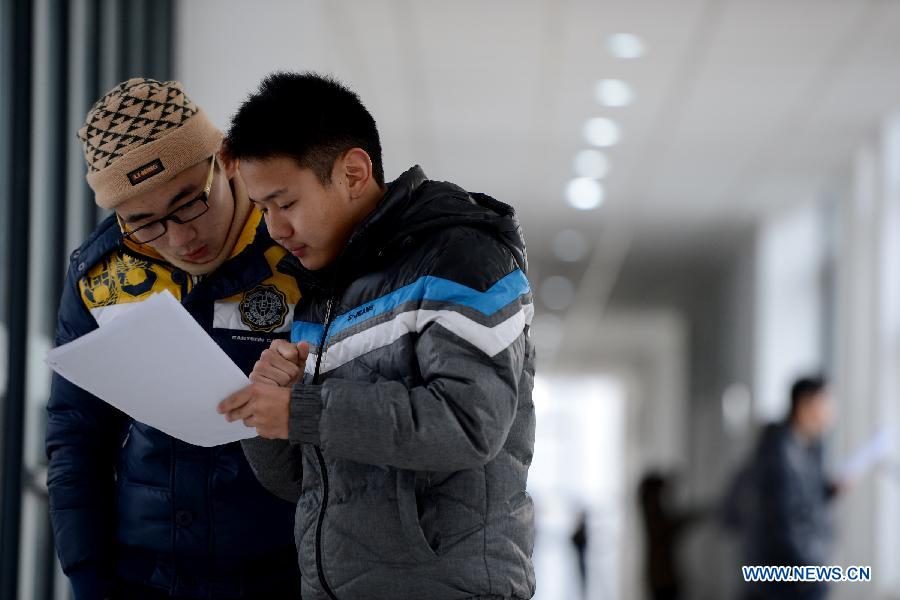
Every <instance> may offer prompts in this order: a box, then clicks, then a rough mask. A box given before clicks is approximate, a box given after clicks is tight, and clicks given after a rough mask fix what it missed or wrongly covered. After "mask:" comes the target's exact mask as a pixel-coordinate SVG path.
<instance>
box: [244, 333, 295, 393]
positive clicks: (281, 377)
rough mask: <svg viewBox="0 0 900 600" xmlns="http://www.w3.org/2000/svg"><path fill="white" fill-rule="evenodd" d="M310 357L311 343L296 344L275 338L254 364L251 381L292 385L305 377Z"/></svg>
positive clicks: (285, 385) (284, 385)
mask: <svg viewBox="0 0 900 600" xmlns="http://www.w3.org/2000/svg"><path fill="white" fill-rule="evenodd" d="M308 357H309V344H308V343H306V342H300V343H299V344H294V343H292V342H289V341H288V340H273V341H272V345H270V346H269V347H268V349H266V350H263V352H262V354H261V355H260V357H259V360H258V361H256V364H255V365H253V372H252V373H250V381H252V382H253V383H268V384H270V385H277V386H281V387H291V386H293V385H294V384H295V383H297V382H298V381H300V379H301V378H302V377H303V369H304V368H305V367H306V359H307V358H308Z"/></svg>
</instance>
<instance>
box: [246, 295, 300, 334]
mask: <svg viewBox="0 0 900 600" xmlns="http://www.w3.org/2000/svg"><path fill="white" fill-rule="evenodd" d="M238 308H239V309H240V311H241V321H242V322H243V323H244V325H246V326H247V327H249V328H250V329H252V330H254V331H274V330H275V329H278V328H279V327H281V326H282V325H284V319H285V318H286V317H287V314H288V306H287V298H285V295H284V292H282V291H281V290H279V289H278V288H277V287H275V286H274V285H258V286H256V287H255V288H253V289H252V290H250V291H249V292H246V293H245V294H244V298H243V299H242V300H241V303H240V305H239V307H238Z"/></svg>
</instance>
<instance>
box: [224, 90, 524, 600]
mask: <svg viewBox="0 0 900 600" xmlns="http://www.w3.org/2000/svg"><path fill="white" fill-rule="evenodd" d="M227 143H228V152H229V154H230V156H231V157H232V158H233V159H235V160H238V161H240V171H241V173H242V175H243V177H244V180H245V181H246V183H247V188H248V191H249V194H250V197H251V199H252V200H253V202H254V203H255V204H256V205H257V206H258V207H259V208H260V209H261V210H262V211H263V212H264V214H265V219H266V223H267V225H268V227H269V231H270V233H271V235H272V237H273V238H274V239H275V240H276V241H277V242H278V243H280V244H281V245H283V246H284V247H285V248H287V249H288V250H289V251H290V252H291V254H292V255H293V256H292V257H290V256H289V257H286V258H285V261H284V262H285V264H284V265H283V266H284V267H290V266H292V267H293V272H294V273H295V275H296V276H297V278H298V280H299V281H300V282H301V286H302V287H303V289H304V290H305V291H306V293H305V295H304V296H303V298H302V299H301V301H300V303H299V304H298V305H297V308H296V311H295V315H294V319H295V321H294V328H293V332H292V333H293V334H292V342H293V343H292V344H289V343H287V342H285V343H284V344H273V345H272V347H271V348H270V349H269V350H267V351H266V352H264V353H263V356H262V357H261V359H260V361H259V362H258V363H257V364H256V366H255V368H254V372H253V376H252V380H253V382H254V383H253V384H252V385H250V386H249V387H247V388H246V389H244V390H242V391H241V392H238V393H237V394H235V395H233V396H231V397H229V398H228V399H226V400H225V401H223V403H222V405H221V406H220V411H221V412H223V413H225V414H226V415H227V418H228V419H229V420H237V419H242V420H243V421H244V423H245V424H247V425H248V426H250V427H255V428H256V429H257V431H258V433H259V434H260V437H259V438H256V439H254V440H250V441H248V442H246V443H245V444H244V451H245V453H246V454H247V457H248V459H249V461H250V463H251V465H252V467H253V468H254V471H255V472H256V475H257V477H258V478H259V480H260V481H261V482H262V483H263V485H264V486H266V487H267V488H269V489H270V490H271V491H273V492H274V493H276V494H278V495H280V496H282V497H284V498H287V499H290V500H291V501H294V502H297V512H296V529H295V535H296V543H297V548H298V552H299V556H300V570H301V573H302V578H303V579H302V594H303V598H304V600H316V599H323V600H324V599H331V600H334V599H336V598H340V599H342V600H349V599H354V600H360V599H373V600H374V599H405V598H416V599H423V598H428V599H430V600H441V599H460V598H530V597H531V596H532V595H533V593H534V571H533V568H532V564H531V553H532V546H533V536H534V531H533V530H534V523H533V520H534V513H533V506H532V502H531V499H530V497H529V496H528V494H527V492H526V491H525V487H526V479H527V474H528V466H529V464H530V463H531V458H532V452H533V448H534V425H535V422H534V406H533V404H532V400H531V391H532V387H533V381H534V347H533V344H532V341H531V335H530V323H531V319H532V315H533V305H532V296H531V290H530V288H529V285H528V280H527V279H526V272H527V263H526V257H525V245H524V242H523V241H522V236H521V230H520V227H519V225H518V222H517V220H516V217H515V213H514V211H513V209H512V208H510V207H509V206H507V205H505V204H502V203H500V202H498V201H496V200H494V199H492V198H490V197H488V196H485V195H483V194H476V193H468V192H466V191H465V190H463V189H461V188H460V187H458V186H455V185H452V184H449V183H442V182H435V181H429V180H428V179H427V178H426V177H425V174H424V173H423V172H422V170H421V169H420V168H419V167H413V168H411V169H410V170H408V171H407V172H406V173H404V174H403V175H401V176H400V177H399V178H398V179H397V180H395V181H394V182H392V183H389V184H385V182H384V174H383V170H382V162H381V147H380V142H379V139H378V132H377V129H376V126H375V122H374V120H373V119H372V117H371V115H370V114H369V113H368V111H367V110H366V109H365V107H364V106H363V105H362V104H361V102H360V100H359V98H358V97H357V96H356V95H355V94H354V93H352V92H351V91H349V90H347V89H346V88H345V87H343V86H342V85H340V84H339V83H337V82H335V81H334V80H332V79H329V78H325V77H320V76H317V75H313V74H291V73H281V74H275V75H272V76H269V77H267V78H266V79H265V80H264V81H263V82H262V84H261V86H260V88H259V90H258V91H257V92H256V93H255V94H253V95H251V96H250V97H249V99H248V100H247V101H246V102H244V104H243V105H242V106H241V107H240V109H239V110H238V112H237V113H236V115H235V116H234V118H233V121H232V124H231V129H230V132H229V137H228V141H227ZM295 257H296V259H299V261H297V260H294V258H295ZM307 357H308V360H306V359H307ZM304 371H305V373H304Z"/></svg>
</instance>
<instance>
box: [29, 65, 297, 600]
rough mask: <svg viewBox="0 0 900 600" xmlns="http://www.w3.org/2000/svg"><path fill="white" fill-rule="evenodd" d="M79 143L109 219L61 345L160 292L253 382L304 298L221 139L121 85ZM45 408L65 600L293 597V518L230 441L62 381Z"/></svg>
mask: <svg viewBox="0 0 900 600" xmlns="http://www.w3.org/2000/svg"><path fill="white" fill-rule="evenodd" d="M78 137H79V138H80V139H81V141H82V144H83V147H84V154H85V158H86V161H87V165H88V175H87V180H88V183H89V184H90V186H91V188H92V189H93V190H94V193H95V198H96V201H97V204H98V205H99V206H101V207H103V208H106V209H111V210H112V211H114V213H113V214H112V215H110V216H109V217H108V218H107V219H106V220H104V221H103V222H102V223H101V224H100V225H99V226H98V227H97V229H96V230H95V231H94V232H93V233H92V234H91V235H90V237H89V238H88V239H87V241H86V242H85V243H84V244H83V245H82V246H81V247H80V248H79V249H78V250H76V251H75V252H74V253H73V254H72V258H71V263H70V265H69V270H68V275H67V277H66V284H65V288H64V292H63V297H62V300H61V304H60V311H59V326H58V330H57V336H56V343H57V344H64V343H66V342H70V341H72V340H74V339H75V338H78V337H79V336H81V335H84V334H86V333H87V332H89V331H91V330H93V329H95V328H96V327H98V326H103V324H104V323H106V322H107V321H108V320H109V319H113V318H115V317H116V315H119V314H121V313H123V312H125V311H127V310H129V309H130V308H133V307H135V306H137V305H138V303H140V302H142V301H144V300H146V299H147V298H148V297H150V296H151V295H153V294H155V293H157V292H161V291H163V290H168V291H170V292H171V293H172V294H173V295H174V296H175V297H176V298H178V299H179V300H180V301H181V303H182V305H183V306H184V308H185V309H187V311H188V312H189V313H190V314H191V315H192V316H193V317H194V318H195V319H196V320H197V322H198V323H199V324H200V325H201V326H202V327H203V328H204V329H205V330H206V331H207V332H208V333H209V335H210V336H211V337H212V338H213V339H214V340H215V341H216V343H218V344H219V346H221V348H222V349H223V350H225V352H226V353H227V354H228V355H229V356H230V357H231V358H232V359H233V360H234V362H235V363H236V364H237V365H238V366H239V367H240V368H242V369H243V370H244V371H245V372H247V373H249V372H250V370H251V369H252V367H253V364H254V363H255V362H256V361H257V359H258V358H259V355H260V352H261V351H262V350H264V349H265V348H267V347H268V346H269V345H270V344H271V342H272V340H274V339H279V338H285V337H287V336H288V335H289V331H290V328H291V323H292V310H291V308H292V306H293V304H294V303H296V302H297V301H298V300H299V298H300V294H299V290H298V287H297V282H296V279H295V278H294V277H293V276H290V275H287V274H285V273H283V272H281V271H279V270H278V268H277V265H278V263H279V261H281V259H282V258H283V257H284V256H285V255H286V254H287V253H286V251H285V250H284V249H283V248H281V247H279V246H278V245H277V244H275V243H274V242H273V241H272V240H271V238H270V237H269V235H268V233H267V231H266V226H265V222H264V221H263V219H262V215H261V214H260V212H259V211H258V210H255V209H254V208H253V206H252V204H251V203H250V201H249V200H248V198H247V193H246V191H245V188H244V184H243V182H242V181H241V178H240V176H239V175H238V174H237V171H236V169H235V165H234V163H233V162H231V161H230V160H228V159H227V158H224V157H222V156H221V155H220V153H219V146H220V143H221V140H222V134H221V132H220V131H218V130H217V129H216V128H215V127H214V126H213V125H212V123H210V121H209V120H208V118H207V117H206V115H205V114H204V112H203V111H202V110H201V109H199V108H198V107H197V106H196V105H194V104H193V102H191V100H190V99H189V98H188V97H187V96H186V95H185V93H184V90H183V89H182V87H181V84H179V83H178V82H174V81H169V82H158V81H154V80H150V79H131V80H129V81H126V82H124V83H122V84H120V85H119V86H117V87H116V88H114V89H113V90H111V91H110V92H109V93H107V94H106V95H105V96H103V98H101V99H100V100H99V101H98V102H97V103H96V104H95V105H94V106H93V108H91V110H90V112H89V113H88V115H87V118H86V121H85V125H84V127H83V128H82V129H81V130H80V131H79V132H78ZM140 343H141V340H140V339H135V340H134V344H135V345H138V344H140ZM144 366H145V368H147V369H150V370H153V369H154V368H155V366H154V365H153V364H147V365H144ZM165 376H166V374H165V373H164V372H160V373H159V377H165ZM48 412H49V422H48V425H47V439H46V447H47V455H48V457H49V459H50V465H49V473H48V486H49V490H50V516H51V519H52V523H53V531H54V534H55V539H56V547H57V551H58V553H59V558H60V561H61V563H62V566H63V569H64V571H65V572H66V574H67V575H68V576H69V578H70V580H71V582H72V586H73V588H74V591H75V598H76V600H100V599H105V598H123V599H128V600H139V599H144V598H147V599H149V598H170V597H177V598H210V599H211V598H244V599H248V598H254V599H260V600H262V599H266V600H269V599H291V600H296V599H297V598H298V597H299V591H298V590H299V574H298V572H297V558H296V551H295V550H294V546H293V540H292V535H291V530H292V524H293V507H292V506H291V505H290V504H289V503H287V502H285V501H284V500H282V499H280V498H277V497H276V496H274V495H272V494H270V493H269V492H268V491H266V490H265V489H263V487H262V486H261V485H260V484H259V483H258V482H257V481H256V479H255V477H254V476H253V473H252V471H251V469H250V467H249V465H248V464H247V462H246V459H245V458H244V455H243V452H242V450H241V446H240V445H239V444H237V443H234V444H228V445H223V446H217V447H214V448H201V447H197V446H192V445H190V444H188V443H185V442H182V441H180V440H177V439H174V438H172V437H169V436H168V435H166V434H164V433H162V432H160V431H158V430H156V429H153V428H152V427H149V426H147V425H145V424H143V423H139V422H136V421H133V420H131V419H129V418H128V417H127V416H126V415H124V414H123V413H121V412H119V411H117V410H116V409H115V408H113V407H112V406H110V405H109V404H106V403H105V402H103V401H102V400H99V399H98V398H96V397H94V396H92V395H90V394H89V393H87V392H85V391H84V390H82V389H80V388H78V387H76V386H75V385H73V384H72V383H70V382H69V381H67V380H65V379H63V378H61V377H59V376H56V375H54V378H53V384H52V389H51V394H50V401H49V405H48Z"/></svg>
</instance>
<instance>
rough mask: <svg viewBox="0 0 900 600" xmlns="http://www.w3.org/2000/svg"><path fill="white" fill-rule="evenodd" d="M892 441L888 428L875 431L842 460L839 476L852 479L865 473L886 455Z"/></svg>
mask: <svg viewBox="0 0 900 600" xmlns="http://www.w3.org/2000/svg"><path fill="white" fill-rule="evenodd" d="M892 441H893V436H892V435H891V431H890V430H889V429H888V428H883V429H881V430H880V431H878V432H877V433H875V435H873V436H872V437H870V438H869V439H868V440H867V441H866V442H865V443H864V444H863V445H862V446H860V447H859V448H857V449H856V450H855V451H854V452H853V454H852V455H850V457H849V458H848V459H847V460H845V461H844V464H843V465H842V466H841V469H840V470H839V473H840V476H841V478H844V479H851V480H853V479H859V478H860V477H862V476H863V475H865V474H866V472H867V471H869V469H871V468H872V467H874V466H875V465H876V464H878V462H879V461H881V460H882V459H883V458H885V457H886V456H887V455H888V453H889V452H890V449H891V444H892Z"/></svg>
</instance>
